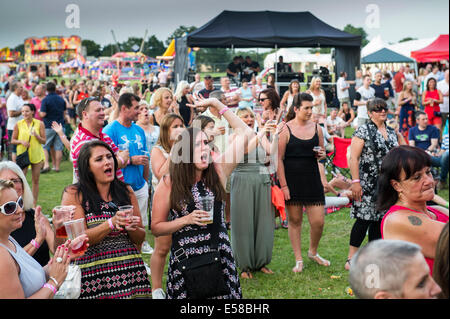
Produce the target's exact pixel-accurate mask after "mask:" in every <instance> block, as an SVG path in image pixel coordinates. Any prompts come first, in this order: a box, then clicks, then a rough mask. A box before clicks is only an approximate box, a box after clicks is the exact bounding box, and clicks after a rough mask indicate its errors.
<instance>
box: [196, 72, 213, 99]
mask: <svg viewBox="0 0 450 319" xmlns="http://www.w3.org/2000/svg"><path fill="white" fill-rule="evenodd" d="M203 82H204V83H205V88H204V89H203V90H200V92H198V95H199V96H201V97H203V98H205V99H207V98H209V94H210V93H211V92H212V91H214V80H213V78H212V76H211V75H209V74H208V75H206V76H205V77H204V79H203Z"/></svg>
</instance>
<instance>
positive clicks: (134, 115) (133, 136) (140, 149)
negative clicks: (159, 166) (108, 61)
mask: <svg viewBox="0 0 450 319" xmlns="http://www.w3.org/2000/svg"><path fill="white" fill-rule="evenodd" d="M139 101H140V98H139V97H138V96H136V95H134V94H132V93H124V94H122V95H121V96H120V97H119V101H118V107H119V117H118V118H117V120H115V121H114V122H112V123H109V124H108V125H107V126H105V128H104V129H103V131H104V132H105V133H106V134H108V136H109V137H110V138H111V139H112V140H113V142H114V144H116V145H117V146H118V147H119V149H120V150H126V149H128V151H129V154H130V160H129V163H128V165H127V166H126V167H124V168H122V172H123V177H124V180H125V183H127V184H129V185H130V186H131V188H132V189H133V191H134V194H135V195H136V199H137V201H138V203H139V210H140V212H141V218H142V225H143V226H144V227H146V226H148V216H147V208H148V197H149V195H148V185H147V180H148V176H149V154H148V149H147V143H146V139H145V132H144V130H143V129H142V128H141V127H139V126H138V125H136V124H135V123H134V122H135V121H137V119H138V116H139Z"/></svg>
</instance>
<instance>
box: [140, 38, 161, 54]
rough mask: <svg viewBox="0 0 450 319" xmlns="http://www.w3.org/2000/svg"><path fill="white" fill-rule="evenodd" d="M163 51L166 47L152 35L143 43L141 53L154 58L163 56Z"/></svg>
mask: <svg viewBox="0 0 450 319" xmlns="http://www.w3.org/2000/svg"><path fill="white" fill-rule="evenodd" d="M164 51H166V47H165V46H164V43H163V42H162V41H160V40H158V38H157V37H156V36H155V35H152V36H151V37H149V38H148V39H147V41H145V43H144V49H143V50H142V52H143V53H144V54H145V55H147V56H150V57H156V56H158V55H163V54H164Z"/></svg>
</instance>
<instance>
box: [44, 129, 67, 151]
mask: <svg viewBox="0 0 450 319" xmlns="http://www.w3.org/2000/svg"><path fill="white" fill-rule="evenodd" d="M45 137H46V140H45V145H44V148H45V149H46V150H47V151H49V152H50V148H51V147H52V146H53V148H54V150H55V151H62V150H63V149H64V144H63V142H62V141H61V139H60V138H59V135H58V133H56V131H55V130H54V129H51V128H46V129H45Z"/></svg>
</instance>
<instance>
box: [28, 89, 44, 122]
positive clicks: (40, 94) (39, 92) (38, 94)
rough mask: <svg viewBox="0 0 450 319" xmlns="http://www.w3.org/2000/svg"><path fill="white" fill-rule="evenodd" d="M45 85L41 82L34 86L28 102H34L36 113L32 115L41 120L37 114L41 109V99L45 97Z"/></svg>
mask: <svg viewBox="0 0 450 319" xmlns="http://www.w3.org/2000/svg"><path fill="white" fill-rule="evenodd" d="M45 92H46V89H45V86H44V85H43V84H38V85H36V87H35V88H34V97H33V98H32V99H31V100H30V103H32V104H34V106H36V113H35V115H34V117H35V118H37V119H38V120H42V119H41V117H40V116H39V111H40V109H41V104H42V100H43V99H44V98H45Z"/></svg>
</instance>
